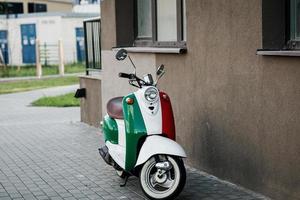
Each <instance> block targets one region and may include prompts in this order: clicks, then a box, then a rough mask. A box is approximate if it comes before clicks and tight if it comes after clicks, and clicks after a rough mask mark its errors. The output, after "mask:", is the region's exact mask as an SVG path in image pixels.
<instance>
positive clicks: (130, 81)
mask: <svg viewBox="0 0 300 200" xmlns="http://www.w3.org/2000/svg"><path fill="white" fill-rule="evenodd" d="M134 81H137V80H129V84H130V85H132V86H134V87H137V88H141V86H139V85H136V84H134V83H133V82H134Z"/></svg>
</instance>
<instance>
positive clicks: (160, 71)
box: [156, 65, 165, 76]
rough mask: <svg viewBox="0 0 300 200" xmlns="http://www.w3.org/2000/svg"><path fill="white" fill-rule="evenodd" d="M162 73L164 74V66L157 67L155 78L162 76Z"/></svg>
mask: <svg viewBox="0 0 300 200" xmlns="http://www.w3.org/2000/svg"><path fill="white" fill-rule="evenodd" d="M164 73H165V66H164V65H161V66H159V68H158V69H157V71H156V75H157V76H161V75H163V74H164Z"/></svg>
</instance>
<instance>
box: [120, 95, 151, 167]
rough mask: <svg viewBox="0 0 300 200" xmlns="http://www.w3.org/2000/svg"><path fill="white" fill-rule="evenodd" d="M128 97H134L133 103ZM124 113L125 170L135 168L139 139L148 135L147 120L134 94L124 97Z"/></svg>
mask: <svg viewBox="0 0 300 200" xmlns="http://www.w3.org/2000/svg"><path fill="white" fill-rule="evenodd" d="M128 98H131V99H133V104H127V102H126V100H127V99H128ZM123 114H124V120H125V130H126V155H125V156H126V161H125V170H126V171H130V170H132V169H134V166H135V164H136V161H137V156H138V155H137V147H138V142H139V140H140V139H141V138H142V137H143V136H146V135H147V130H146V126H145V122H144V119H143V116H142V113H141V110H140V107H139V104H138V101H137V99H136V97H135V95H134V94H130V95H128V96H126V97H125V98H124V99H123Z"/></svg>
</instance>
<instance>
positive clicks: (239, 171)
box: [85, 0, 300, 200]
mask: <svg viewBox="0 0 300 200" xmlns="http://www.w3.org/2000/svg"><path fill="white" fill-rule="evenodd" d="M299 16H300V1H297V0H278V1H276V2H274V1H272V0H245V1H239V0H221V1H211V0H186V1H184V0H176V1H175V0H163V1H162V0H157V1H147V0H146V1H145V0H137V1H135V0H128V1H126V2H124V0H104V1H103V2H102V3H101V24H102V26H101V30H102V38H101V39H102V40H101V41H102V43H101V45H102V53H101V55H102V70H101V71H100V73H98V74H95V75H94V77H93V78H95V77H96V78H98V79H100V80H101V84H102V97H101V99H99V100H101V102H102V103H101V106H102V110H103V113H104V112H105V102H107V100H108V99H109V98H111V97H113V96H120V95H124V94H126V93H128V92H130V91H131V90H132V88H130V87H129V86H127V83H126V81H125V80H119V79H118V77H117V75H118V73H119V72H130V71H131V70H132V69H131V67H130V63H129V62H125V63H120V62H116V61H115V60H114V55H115V53H116V50H115V49H114V47H126V48H127V50H128V51H129V52H131V55H132V58H133V60H134V62H135V63H136V65H137V66H138V67H137V69H138V72H139V73H140V74H143V73H145V72H147V73H149V72H152V73H154V71H155V66H158V65H159V64H165V66H166V75H165V77H164V78H163V79H162V80H161V82H160V85H159V88H160V89H161V90H163V91H165V92H167V93H168V94H169V95H170V97H171V99H172V103H173V109H174V114H175V120H176V128H177V129H176V131H177V141H178V142H179V143H180V144H181V145H182V146H183V147H184V148H185V150H186V152H187V154H188V159H187V164H189V165H190V166H193V167H196V168H198V169H200V170H204V171H206V172H208V173H211V174H213V175H216V176H218V177H220V178H223V179H226V180H229V181H232V182H234V183H237V184H240V185H242V186H244V187H247V188H249V189H252V190H254V191H256V192H260V193H263V194H265V195H267V196H270V197H272V198H274V199H291V200H293V199H295V200H296V199H299V197H300V183H299V180H300V170H299V166H300V135H299V133H300V58H299V56H300V49H299V41H300V40H299V38H300V18H299ZM124 64H125V65H124ZM85 114H86V113H85Z"/></svg>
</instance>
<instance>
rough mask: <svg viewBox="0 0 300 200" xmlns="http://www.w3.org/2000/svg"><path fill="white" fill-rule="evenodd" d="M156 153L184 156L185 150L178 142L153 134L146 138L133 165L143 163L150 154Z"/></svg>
mask: <svg viewBox="0 0 300 200" xmlns="http://www.w3.org/2000/svg"><path fill="white" fill-rule="evenodd" d="M158 154H165V155H173V156H179V157H183V158H185V157H186V153H185V151H184V150H183V148H182V147H181V146H180V145H179V144H178V143H176V142H175V141H173V140H170V139H169V138H166V137H162V136H158V135H153V136H149V137H147V138H146V140H145V142H144V144H143V146H142V148H141V150H140V153H139V156H138V160H137V162H136V165H135V167H137V166H139V165H141V164H143V163H145V162H146V161H147V160H148V159H149V158H151V156H153V155H158Z"/></svg>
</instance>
